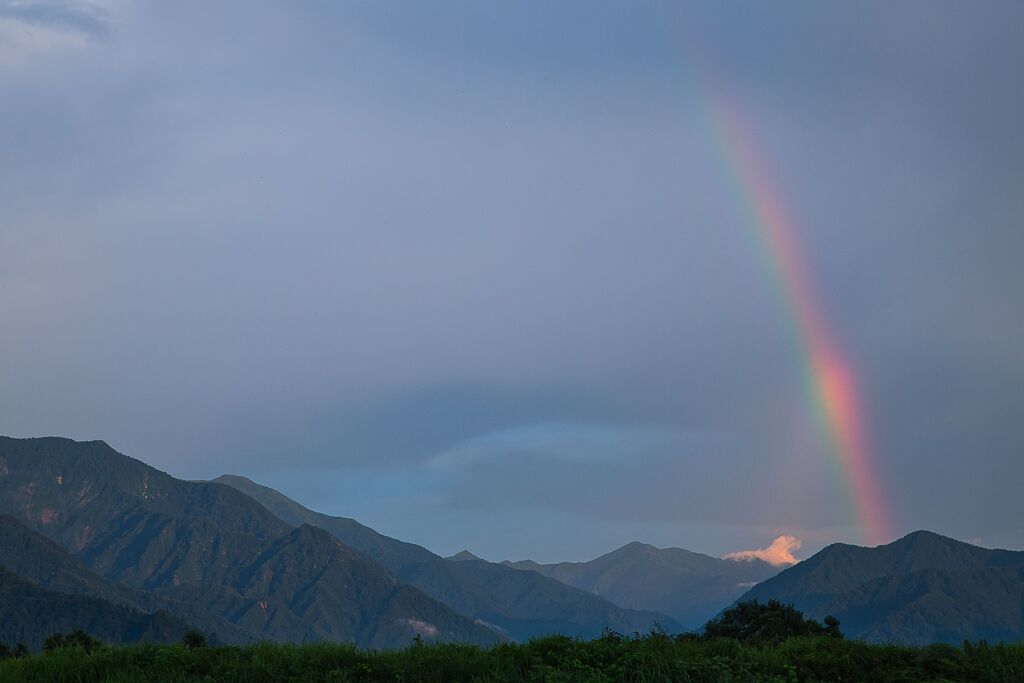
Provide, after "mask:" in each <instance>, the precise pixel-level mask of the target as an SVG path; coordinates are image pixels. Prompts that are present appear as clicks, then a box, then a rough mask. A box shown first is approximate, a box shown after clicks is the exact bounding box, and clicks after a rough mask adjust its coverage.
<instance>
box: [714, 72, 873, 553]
mask: <svg viewBox="0 0 1024 683" xmlns="http://www.w3.org/2000/svg"><path fill="white" fill-rule="evenodd" d="M703 95H704V97H703V100H704V106H705V107H706V109H705V111H706V114H707V117H708V119H709V121H710V123H711V127H712V128H713V129H714V131H715V136H716V138H717V140H718V147H719V149H720V150H721V153H722V156H723V159H724V160H725V167H726V169H727V171H728V173H729V175H730V176H732V180H733V182H734V186H735V188H736V193H737V195H738V196H739V197H740V199H741V201H742V202H743V204H744V206H745V207H746V213H747V217H748V218H749V222H750V224H751V226H752V227H753V229H754V231H755V232H756V233H757V236H758V239H759V241H760V242H761V244H762V246H763V248H764V251H765V252H766V253H767V254H768V256H769V258H770V261H771V263H772V270H773V271H774V273H775V275H776V277H777V278H778V280H779V285H780V287H779V289H780V292H781V294H782V296H783V298H784V299H785V300H786V302H787V305H788V307H789V308H790V310H791V313H792V316H793V319H794V324H795V327H796V333H797V334H796V338H797V340H798V344H799V346H800V351H801V356H802V357H803V368H804V376H805V384H806V391H807V394H808V398H809V400H810V401H811V404H812V406H813V408H814V411H815V413H816V416H817V419H818V422H819V425H820V427H821V430H822V432H823V434H824V436H825V439H826V440H827V442H828V444H829V446H830V447H831V449H832V451H833V452H834V453H835V456H836V457H837V459H838V460H839V463H840V465H841V467H842V469H843V472H844V474H845V477H846V479H847V481H848V484H849V486H850V489H851V492H850V493H851V497H852V500H853V505H854V506H855V508H856V515H857V517H858V518H859V523H860V528H861V533H862V535H863V540H864V541H866V542H867V543H869V544H871V545H878V544H881V543H887V542H888V541H890V540H891V536H890V530H889V523H888V516H887V513H886V511H885V507H884V505H883V496H882V493H881V490H880V488H879V485H878V480H877V478H876V476H875V471H874V457H873V454H872V452H871V447H870V445H869V440H868V436H867V430H866V426H865V424H864V418H863V413H862V411H861V401H860V391H859V389H858V386H857V379H856V377H855V375H854V373H853V371H852V369H851V368H850V364H849V363H848V362H847V360H846V358H845V356H844V354H843V353H842V350H841V348H840V347H839V345H838V344H837V343H836V342H835V339H834V335H832V334H831V332H830V330H829V328H828V326H827V325H826V323H825V319H824V317H823V316H822V314H821V308H820V306H819V305H818V301H817V298H816V296H815V293H814V289H813V287H812V286H811V281H810V278H809V277H808V275H807V268H806V267H805V265H804V259H803V257H802V254H801V251H800V245H799V240H798V232H797V230H796V228H795V226H794V224H793V220H792V219H791V218H790V215H789V213H788V211H787V210H786V207H785V202H784V201H783V198H782V195H781V194H780V193H779V192H778V190H776V188H775V187H774V186H773V184H772V182H771V179H770V176H769V175H768V173H767V171H766V168H765V165H764V164H763V163H762V162H761V160H760V158H759V156H758V155H757V153H756V150H755V147H754V145H753V144H752V142H751V139H750V136H749V134H748V133H747V127H746V126H744V125H743V122H742V119H741V117H740V114H739V111H738V110H737V109H736V108H735V107H730V106H727V103H726V101H725V100H724V98H722V97H721V96H716V95H712V94H710V93H708V92H704V93H703Z"/></svg>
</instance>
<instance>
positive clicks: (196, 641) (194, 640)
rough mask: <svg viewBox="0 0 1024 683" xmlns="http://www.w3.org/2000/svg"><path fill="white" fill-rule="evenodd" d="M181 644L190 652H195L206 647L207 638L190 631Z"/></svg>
mask: <svg viewBox="0 0 1024 683" xmlns="http://www.w3.org/2000/svg"><path fill="white" fill-rule="evenodd" d="M181 644H182V645H184V646H185V647H186V648H188V649H189V650H195V649H196V648H200V647H206V636H204V635H203V634H202V633H200V632H199V631H197V630H195V629H194V628H193V629H189V631H188V633H186V634H185V636H184V637H183V638H182V639H181Z"/></svg>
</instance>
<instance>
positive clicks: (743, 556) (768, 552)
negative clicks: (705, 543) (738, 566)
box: [723, 535, 802, 567]
mask: <svg viewBox="0 0 1024 683" xmlns="http://www.w3.org/2000/svg"><path fill="white" fill-rule="evenodd" d="M801 545H802V542H801V541H800V539H799V538H797V537H796V536H785V535H783V536H779V537H778V538H776V539H775V540H774V541H772V542H771V543H770V544H769V545H768V547H767V548H758V549H756V550H737V551H736V552H733V553H729V554H727V555H724V556H723V557H724V559H726V560H737V561H744V560H746V561H750V560H762V561H763V562H767V563H768V564H770V565H772V566H774V567H781V566H783V565H789V564H796V563H797V562H798V561H799V560H797V559H796V558H795V557H794V556H793V551H794V550H799V549H800V546H801Z"/></svg>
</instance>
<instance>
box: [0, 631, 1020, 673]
mask: <svg viewBox="0 0 1024 683" xmlns="http://www.w3.org/2000/svg"><path fill="white" fill-rule="evenodd" d="M1020 680H1024V645H986V644H984V643H979V644H977V645H970V644H965V645H964V646H963V647H953V646H950V645H932V646H928V647H900V646H894V645H872V644H867V643H863V642H859V641H849V640H842V639H839V638H832V637H829V636H819V637H807V636H802V637H796V638H790V639H787V640H785V641H782V642H780V643H762V644H756V643H743V642H740V641H737V640H733V639H720V638H705V637H698V636H694V635H686V636H680V637H670V636H667V635H665V634H664V633H661V632H658V631H655V632H652V633H649V634H647V635H645V636H635V637H622V636H619V635H617V634H615V633H607V634H605V636H604V637H602V638H599V639H596V640H591V641H581V640H576V639H572V638H567V637H564V636H550V637H546V638H539V639H535V640H531V641H530V642H528V643H524V644H505V645H498V646H494V647H491V648H481V647H478V646H474V645H453V644H431V645H425V644H422V643H417V644H414V645H412V646H411V647H409V648H407V649H405V650H398V651H385V652H372V651H365V650H359V649H357V648H355V647H353V646H350V645H330V644H317V645H272V644H267V643H264V644H260V645H250V646H242V647H215V648H203V647H196V648H188V647H185V646H184V645H152V644H150V645H126V646H116V647H102V648H98V649H94V650H93V651H92V652H91V653H90V652H87V651H86V649H85V648H83V647H81V646H77V645H73V646H65V647H60V648H56V649H54V650H52V651H50V652H46V653H43V654H40V655H35V656H31V657H21V658H17V659H14V658H12V659H6V660H4V661H0V683H7V682H14V681H19V682H20V681H36V682H38V683H48V682H50V681H53V682H57V681H60V682H61V683H103V682H109V683H136V682H138V683H141V682H143V681H145V682H147V683H149V682H151V681H174V682H176V683H184V682H186V681H204V682H205V681H210V682H212V681H218V682H219V681H236V682H239V683H241V682H243V681H245V682H251V683H261V682H265V683H269V682H271V681H273V682H278V681H281V682H284V681H290V682H291V681H293V682H296V683H298V682H302V683H306V682H315V681H331V682H341V681H437V682H438V683H440V682H449V681H549V682H555V681H594V682H596V681H616V682H618V681H702V682H709V683H710V682H712V681H736V682H739V681H744V682H746V681H773V682H778V683H783V682H787V683H788V682H796V681H799V682H804V681H880V682H885V681H892V682H896V681H901V682H910V681H915V682H916V681H992V682H993V683H995V682H1000V683H1002V682H1005V681H1020Z"/></svg>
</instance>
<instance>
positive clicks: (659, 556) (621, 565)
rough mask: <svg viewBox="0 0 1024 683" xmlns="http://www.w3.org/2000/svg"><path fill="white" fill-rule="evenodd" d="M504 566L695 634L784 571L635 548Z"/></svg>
mask: <svg viewBox="0 0 1024 683" xmlns="http://www.w3.org/2000/svg"><path fill="white" fill-rule="evenodd" d="M504 564H506V565H507V566H510V567H515V568H517V569H529V570H532V571H535V572H538V573H541V574H544V575H545V576H550V577H552V578H554V579H558V580H559V581H561V582H563V583H566V584H568V585H570V586H575V587H577V588H581V589H583V590H585V591H589V592H591V593H594V594H596V595H600V596H601V597H603V598H607V599H608V600H610V601H611V602H613V603H615V604H617V605H622V606H623V607H630V608H633V609H646V610H661V611H664V612H665V613H667V614H668V615H669V616H671V617H673V618H674V619H675V620H676V621H677V622H678V623H679V624H680V625H681V626H683V627H684V628H688V629H694V628H698V627H700V626H702V625H703V624H704V623H705V622H706V621H707V620H708V619H710V618H712V617H713V616H715V615H716V614H717V613H718V612H719V611H721V609H722V607H723V606H724V605H728V604H729V603H731V602H732V601H733V600H735V599H736V598H738V597H739V596H740V595H742V594H743V593H744V592H745V591H746V590H748V589H749V588H750V587H751V586H752V585H754V584H755V583H757V582H759V581H763V580H764V579H766V578H768V577H770V576H774V575H775V574H777V573H778V571H779V568H778V567H773V566H772V565H770V564H768V563H767V562H764V561H762V560H758V559H753V560H728V559H720V558H717V557H711V556H710V555H702V554H701V553H695V552H691V551H689V550H683V549H682V548H655V547H654V546H653V545H648V544H646V543H637V542H633V543H629V544H627V545H624V546H623V547H621V548H619V549H618V550H614V551H612V552H610V553H607V554H605V555H602V556H601V557H598V558H596V559H594V560H590V561H589V562H561V563H558V564H538V563H536V562H533V561H531V560H523V561H520V562H508V561H506V562H505V563H504Z"/></svg>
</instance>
